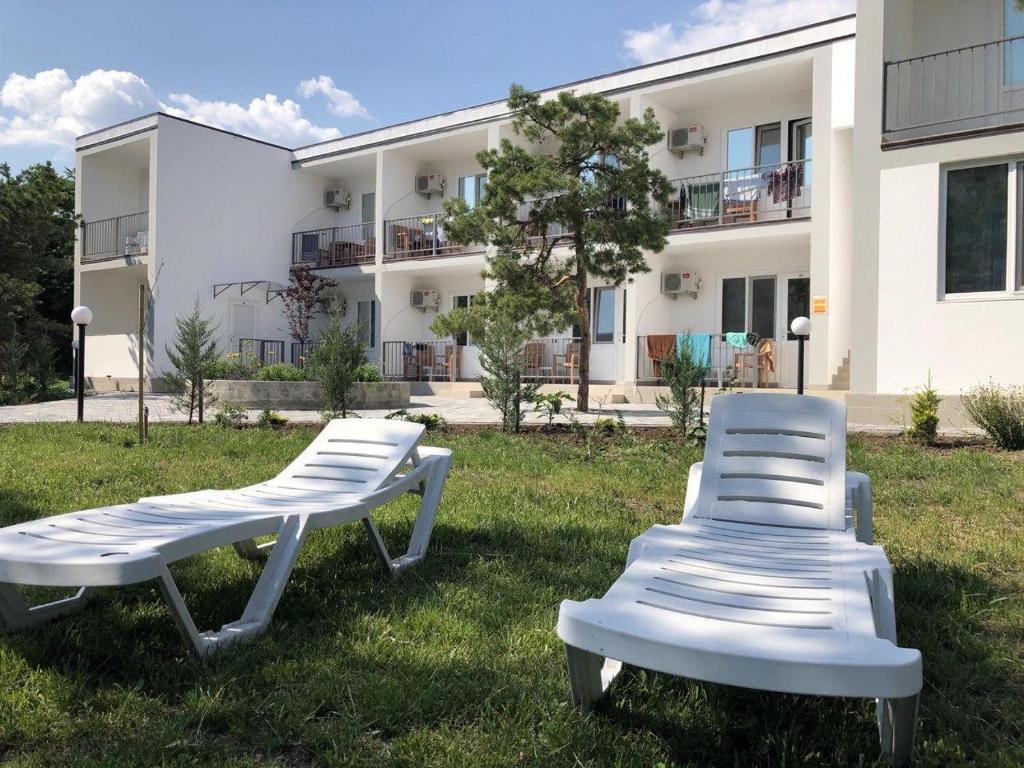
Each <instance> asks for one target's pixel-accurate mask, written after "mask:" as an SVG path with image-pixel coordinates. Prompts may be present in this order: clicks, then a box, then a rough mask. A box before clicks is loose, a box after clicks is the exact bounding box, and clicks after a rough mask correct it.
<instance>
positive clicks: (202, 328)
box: [160, 299, 219, 424]
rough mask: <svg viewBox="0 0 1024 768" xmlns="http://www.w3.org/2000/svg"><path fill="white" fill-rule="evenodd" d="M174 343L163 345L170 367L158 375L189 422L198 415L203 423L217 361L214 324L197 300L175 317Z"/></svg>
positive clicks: (215, 328)
mask: <svg viewBox="0 0 1024 768" xmlns="http://www.w3.org/2000/svg"><path fill="white" fill-rule="evenodd" d="M174 323H175V326H176V330H175V334H174V343H173V345H172V346H165V347H164V349H165V350H166V351H167V358H168V359H169V360H170V361H171V366H172V367H173V370H170V371H164V372H163V373H161V374H160V377H161V379H163V383H164V386H165V387H166V388H167V391H168V392H169V393H170V394H171V398H172V403H173V407H174V408H175V409H177V410H179V411H181V412H182V413H187V414H188V423H189V424H191V423H192V420H193V418H198V421H199V423H200V424H202V423H203V418H204V410H205V408H206V406H208V405H210V404H211V403H212V402H213V397H212V396H211V394H210V383H209V381H208V378H209V376H210V373H211V372H212V370H213V367H214V366H215V365H216V363H217V361H218V357H219V355H218V352H217V342H216V339H215V336H216V333H217V326H216V325H214V323H213V321H212V320H211V319H210V318H208V317H205V316H204V315H203V313H202V310H201V309H200V307H199V299H196V303H195V305H194V306H193V307H192V311H191V312H189V314H187V315H185V317H176V318H175V319H174Z"/></svg>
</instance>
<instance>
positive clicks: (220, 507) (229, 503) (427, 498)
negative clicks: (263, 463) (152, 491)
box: [0, 419, 451, 656]
mask: <svg viewBox="0 0 1024 768" xmlns="http://www.w3.org/2000/svg"><path fill="white" fill-rule="evenodd" d="M423 431H424V429H423V425H421V424H410V423H408V422H401V421H385V420H370V419H358V420H356V419H352V420H341V419H338V420H335V421H332V422H330V423H329V424H328V425H327V426H326V427H325V428H324V429H323V431H322V432H321V433H320V434H319V435H318V436H317V437H316V439H314V440H313V442H312V443H310V445H309V446H308V447H307V448H306V450H304V451H303V452H302V454H301V455H300V456H299V457H298V458H297V459H295V461H293V462H292V463H291V464H290V465H289V466H288V468H287V469H285V470H284V471H283V472H281V474H279V475H278V476H277V477H275V478H274V479H273V480H270V481H268V482H265V483H259V484H257V485H252V486H249V487H247V488H241V489H238V490H236V491H198V492H195V493H183V494H177V495H173V496H159V497H150V498H143V499H140V500H139V501H138V502H136V503H135V504H119V505H116V506H110V507H101V508H98V509H90V510H86V511H82V512H71V513H69V514H65V515H57V516H55V517H49V518H44V519H41V520H34V521H31V522H27V523H22V524H20V525H14V526H10V527H8V528H5V529H2V530H0V620H2V624H3V625H5V626H6V628H8V629H11V630H17V629H23V628H25V627H29V626H32V625H34V624H37V623H39V622H41V621H45V620H46V619H49V618H52V617H55V616H58V615H60V614H63V613H67V612H69V611H72V610H75V609H77V608H80V607H82V606H83V604H84V602H85V601H86V599H87V598H88V593H89V591H90V589H91V588H93V587H100V586H120V585H125V584H134V583H138V582H142V581H148V580H149V579H156V581H157V584H158V585H159V587H160V591H161V592H162V594H163V596H164V598H165V599H166V600H167V603H168V606H169V608H170V611H171V614H172V615H173V617H174V619H175V621H176V622H177V625H178V628H179V629H180V630H181V633H182V635H184V637H185V639H186V641H187V642H189V643H190V644H191V646H192V648H193V650H194V651H195V653H196V654H197V655H200V656H202V655H205V654H207V653H209V652H211V651H213V650H215V649H218V648H221V647H224V646H227V645H230V644H232V643H236V642H239V641H242V640H246V639H249V638H251V637H253V636H255V635H257V634H259V633H261V632H263V631H264V630H265V629H266V628H267V626H268V625H269V623H270V619H271V616H272V615H273V613H274V609H275V608H276V607H277V602H278V600H279V599H280V597H281V593H282V592H283V591H284V587H285V585H286V584H287V582H288V577H289V575H290V573H291V571H292V567H293V566H294V564H295V559H296V557H297V556H298V554H299V550H300V549H301V548H302V544H303V542H304V541H305V539H306V536H307V534H308V533H309V532H310V531H313V530H317V529H319V528H326V527H329V526H334V525H341V524H344V523H350V522H355V521H362V523H363V524H364V526H365V527H366V531H367V533H368V534H369V537H370V541H371V543H372V544H373V547H374V549H375V551H376V552H377V554H378V555H379V556H380V558H381V559H382V560H383V561H384V564H385V565H386V566H387V568H388V570H389V571H390V572H391V573H392V574H393V575H397V574H398V573H399V572H401V571H403V570H404V569H406V568H408V567H409V566H411V565H413V564H415V563H417V562H419V561H420V560H422V559H423V556H424V554H425V552H426V549H427V544H428V543H429V541H430V533H431V530H432V529H433V525H434V518H435V516H436V514H437V508H438V505H439V503H440V500H441V491H442V490H443V489H444V483H445V478H446V477H447V474H448V468H449V466H450V464H451V451H449V450H447V449H444V448H428V447H422V446H418V445H417V444H418V442H419V439H420V438H421V437H422V435H423ZM406 492H412V493H419V494H422V497H423V499H422V502H421V504H420V509H419V514H418V516H417V518H416V522H415V524H414V526H413V531H412V538H411V541H410V543H409V550H408V552H406V554H405V555H402V556H401V557H398V558H395V559H392V558H391V556H390V555H389V554H388V551H387V548H386V547H385V546H384V542H383V540H382V539H381V537H380V534H379V532H378V531H377V527H376V525H375V524H374V521H373V517H372V511H373V510H374V509H375V508H377V507H379V506H381V505H382V504H385V503H386V502H388V501H391V500H392V499H394V498H396V497H398V496H400V495H402V494H403V493H406ZM265 535H276V537H277V539H276V542H273V543H272V544H265V545H262V547H260V546H257V545H256V544H255V542H254V541H253V539H254V538H255V537H257V536H265ZM229 544H233V545H235V548H236V549H237V550H238V552H239V554H241V555H242V556H244V557H249V558H262V557H263V556H264V555H267V554H268V550H269V556H268V557H267V562H266V565H265V566H264V568H263V572H262V574H261V575H260V578H259V580H258V582H257V584H256V587H255V589H254V591H253V594H252V597H251V598H250V599H249V602H248V604H247V605H246V607H245V611H244V613H243V614H242V617H241V619H239V620H238V621H235V622H232V623H230V624H225V625H224V626H223V627H222V628H221V629H220V630H219V631H217V632H212V631H211V632H200V631H199V630H198V629H197V628H196V625H195V623H194V622H193V621H192V617H191V615H190V614H189V611H188V609H187V608H186V607H185V603H184V601H183V600H182V596H181V593H180V592H179V591H178V588H177V586H176V585H175V583H174V579H173V578H172V577H171V573H170V571H169V570H168V568H167V566H168V564H169V563H173V562H175V561H177V560H181V559H182V558H185V557H189V556H191V555H195V554H198V553H200V552H205V551H207V550H209V549H213V548H215V547H221V546H226V545H229ZM15 585H37V586H51V587H79V591H78V593H77V594H76V595H75V596H74V597H70V598H67V599H64V600H58V601H56V602H53V603H48V604H46V605H40V606H36V607H31V608H30V607H29V606H28V605H27V604H26V602H25V600H24V599H23V597H22V595H21V593H20V592H18V591H17V589H16V587H15Z"/></svg>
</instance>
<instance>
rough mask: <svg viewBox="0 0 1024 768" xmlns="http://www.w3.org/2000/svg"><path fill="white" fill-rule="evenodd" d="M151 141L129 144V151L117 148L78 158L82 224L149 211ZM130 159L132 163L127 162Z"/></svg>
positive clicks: (143, 139)
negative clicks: (79, 161) (79, 162)
mask: <svg viewBox="0 0 1024 768" xmlns="http://www.w3.org/2000/svg"><path fill="white" fill-rule="evenodd" d="M150 141H151V139H150V137H148V136H147V137H143V138H141V139H137V140H135V141H133V142H131V145H132V147H131V149H127V148H125V147H117V148H113V149H109V150H107V151H104V152H96V153H93V154H87V155H84V156H83V157H82V158H81V171H80V174H79V179H80V184H81V186H82V198H81V200H82V207H81V209H80V210H79V213H81V215H82V218H83V219H84V220H85V221H98V220H100V219H108V218H112V217H114V216H124V215H127V214H130V213H139V212H140V211H148V210H149V209H150V202H149V162H148V155H149V144H150ZM140 155H141V156H142V157H141V159H140V157H139V156H140ZM129 156H130V157H131V160H130V161H126V158H127V157H129Z"/></svg>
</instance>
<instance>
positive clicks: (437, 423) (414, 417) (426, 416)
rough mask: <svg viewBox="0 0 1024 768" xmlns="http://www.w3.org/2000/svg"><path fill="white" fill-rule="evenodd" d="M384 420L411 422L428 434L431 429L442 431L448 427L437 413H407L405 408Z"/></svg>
mask: <svg viewBox="0 0 1024 768" xmlns="http://www.w3.org/2000/svg"><path fill="white" fill-rule="evenodd" d="M384 418H385V419H401V420H402V421H411V422H412V423H413V424H422V425H423V426H424V427H426V428H427V431H428V432H429V431H430V430H432V429H444V428H445V427H447V426H448V422H447V421H446V420H445V418H444V416H442V415H441V414H439V413H409V412H408V411H407V410H406V409H405V408H402V409H400V410H397V411H392V412H391V413H389V414H388V415H387V416H385V417H384Z"/></svg>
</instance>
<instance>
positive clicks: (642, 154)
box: [445, 85, 671, 411]
mask: <svg viewBox="0 0 1024 768" xmlns="http://www.w3.org/2000/svg"><path fill="white" fill-rule="evenodd" d="M508 107H509V109H510V110H511V111H512V112H513V113H514V114H515V119H514V121H513V128H514V130H515V131H516V133H517V134H519V135H520V136H522V137H524V138H525V139H526V140H527V142H528V144H529V146H521V145H519V144H516V143H513V142H512V141H510V140H508V139H504V140H502V142H501V145H500V147H499V148H498V149H489V150H485V151H483V152H480V153H478V154H477V161H478V162H479V163H480V166H481V167H482V168H483V169H484V170H485V171H487V173H488V178H487V186H486V191H485V193H484V196H483V200H482V201H481V203H480V204H479V205H478V206H477V207H475V208H473V209H470V208H469V207H468V206H467V205H466V203H465V202H464V201H463V200H461V199H455V200H449V201H446V202H445V212H446V214H447V216H448V219H449V221H448V224H447V226H448V232H449V236H450V237H451V238H452V240H453V241H455V242H482V243H489V244H493V245H494V246H496V253H495V254H493V255H491V256H489V257H488V261H487V270H486V272H485V273H484V276H485V277H487V278H490V279H492V280H494V281H495V285H496V289H495V290H496V292H498V293H500V294H507V295H509V296H511V297H513V298H514V301H515V302H516V303H517V304H518V306H517V308H516V310H515V314H516V315H517V316H520V317H524V318H529V322H530V326H531V330H532V331H533V333H534V334H536V335H541V336H545V335H550V334H551V333H557V332H559V331H561V330H564V329H565V328H568V327H570V326H573V325H576V326H578V327H579V330H580V360H579V393H578V399H577V400H578V404H577V407H578V408H579V410H581V411H586V410H587V409H588V406H589V383H590V347H591V332H590V309H589V280H590V279H591V278H592V277H596V278H600V279H602V280H604V281H605V282H607V283H610V284H612V285H616V286H617V285H621V284H622V283H624V282H627V281H628V280H630V279H631V276H632V275H634V274H637V273H640V272H647V271H649V270H650V267H649V266H648V265H647V262H646V259H645V257H644V252H645V251H654V252H659V251H661V250H662V249H663V248H664V247H665V244H666V236H667V234H668V230H669V223H668V217H667V215H666V213H665V211H666V208H667V204H668V199H669V195H670V194H671V186H670V184H669V181H668V179H667V178H666V177H665V175H664V174H663V173H661V172H660V171H658V170H655V169H652V168H651V167H650V165H649V156H648V152H647V147H649V146H651V145H652V144H656V143H658V142H660V141H661V140H662V138H663V136H664V134H663V133H662V131H661V128H660V127H659V125H658V122H657V120H656V119H655V117H654V112H653V110H651V109H648V110H647V111H646V112H645V113H644V115H643V117H642V118H629V119H627V120H621V121H620V119H619V118H620V115H619V107H618V105H617V104H616V103H615V102H613V101H611V100H610V99H607V98H605V97H604V96H602V95H600V94H582V95H577V94H575V93H573V92H572V91H562V92H561V93H559V94H558V96H557V97H555V98H553V99H549V100H546V101H541V98H540V95H539V94H537V93H532V92H530V91H527V90H526V89H524V88H523V87H522V86H519V85H513V86H512V88H511V90H510V93H509V99H508Z"/></svg>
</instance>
